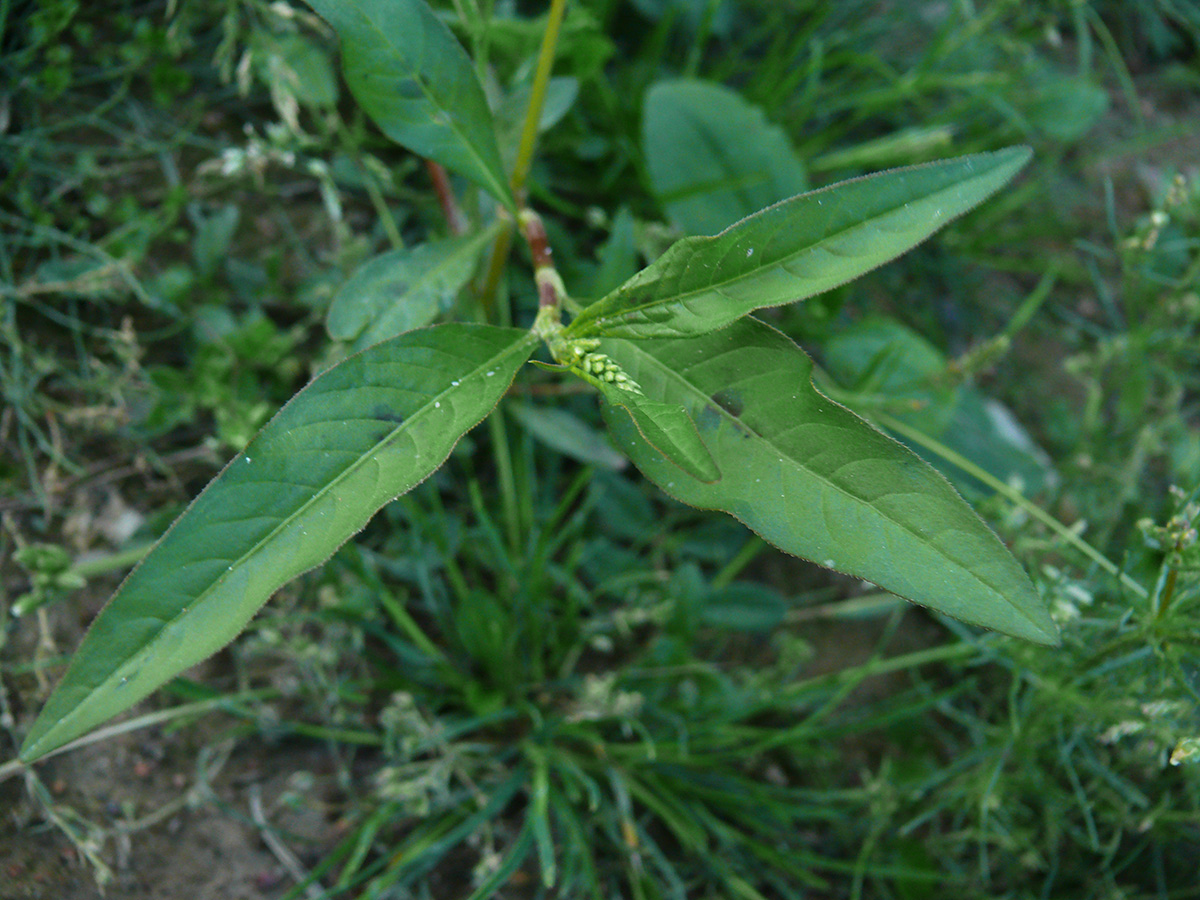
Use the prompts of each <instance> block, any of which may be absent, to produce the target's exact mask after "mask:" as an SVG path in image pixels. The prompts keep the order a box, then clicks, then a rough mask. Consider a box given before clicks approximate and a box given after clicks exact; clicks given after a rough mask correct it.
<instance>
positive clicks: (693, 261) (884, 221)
mask: <svg viewBox="0 0 1200 900" xmlns="http://www.w3.org/2000/svg"><path fill="white" fill-rule="evenodd" d="M1029 157H1030V151H1029V148H1027V147H1011V148H1009V149H1007V150H1000V151H998V152H996V153H980V154H977V155H974V156H963V157H960V158H958V159H951V160H945V161H943V162H937V163H930V164H927V165H921V166H912V167H910V168H906V169H893V170H891V171H888V172H882V173H880V174H877V175H870V176H867V177H865V178H857V179H854V180H851V181H844V182H841V183H840V184H835V185H831V186H829V187H826V188H822V189H820V190H817V191H811V192H809V193H807V194H801V195H799V196H798V197H793V198H791V199H790V200H784V201H783V202H782V203H777V204H775V205H774V206H771V207H768V208H767V209H764V210H762V211H761V212H758V213H755V214H754V215H752V216H750V217H749V218H746V219H743V220H742V221H740V222H738V223H737V224H735V225H732V226H730V227H729V228H727V229H725V230H724V231H722V232H721V233H720V234H718V235H714V236H713V237H690V238H685V239H684V240H682V241H679V242H677V243H676V244H674V245H673V246H672V247H671V248H670V249H668V250H667V252H666V253H664V254H663V255H662V256H661V257H659V258H658V260H657V261H655V262H654V263H653V264H652V265H650V266H648V267H647V268H645V269H643V270H642V271H641V272H639V273H638V274H637V275H635V276H633V278H631V279H629V281H627V282H625V284H623V285H622V286H621V287H619V288H617V289H616V290H615V291H613V292H612V293H611V294H609V295H608V296H606V297H604V298H603V299H601V300H599V301H597V302H596V303H593V304H592V305H591V306H588V307H587V308H585V309H584V310H583V312H582V313H580V314H579V316H578V317H577V318H576V319H575V321H573V322H572V323H571V324H570V326H569V327H568V328H567V331H566V335H567V337H569V338H595V337H603V336H608V337H621V338H656V337H687V336H689V335H695V334H704V333H706V332H709V331H715V330H717V329H719V328H723V327H725V326H726V325H728V324H730V323H731V322H735V321H737V320H738V319H740V318H741V317H742V316H745V315H746V314H747V313H750V312H752V311H753V310H755V309H759V308H761V307H764V306H778V305H780V304H783V303H791V302H792V301H795V300H802V299H804V298H806V297H811V296H813V295H814V294H819V293H821V292H823V291H827V290H830V289H831V288H835V287H837V286H838V285H841V284H845V283H846V282H847V281H851V280H852V279H854V278H857V277H858V276H859V275H862V274H863V273H864V272H868V271H870V270H871V269H874V268H876V267H877V266H880V265H882V264H883V263H885V262H888V261H889V260H891V259H894V258H895V257H897V256H899V255H900V254H901V253H903V252H905V251H906V250H909V249H910V248H912V247H914V246H915V245H916V244H918V243H920V242H921V241H923V240H924V239H925V238H927V237H929V235H931V234H933V232H935V231H936V230H937V229H939V228H940V227H942V226H943V225H945V224H946V223H947V222H949V221H950V220H951V219H953V218H955V217H956V216H959V215H961V214H962V213H964V212H966V211H967V210H968V209H970V208H971V207H973V206H975V205H976V204H978V203H979V202H981V201H982V200H983V199H984V198H986V197H987V196H989V195H990V194H992V193H993V192H995V191H996V190H998V189H999V188H1000V187H1001V186H1002V185H1004V184H1005V183H1006V182H1007V181H1008V180H1009V179H1010V178H1012V177H1013V175H1015V174H1016V173H1017V171H1018V170H1019V169H1020V168H1021V167H1022V166H1023V165H1025V163H1026V162H1028V160H1029Z"/></svg>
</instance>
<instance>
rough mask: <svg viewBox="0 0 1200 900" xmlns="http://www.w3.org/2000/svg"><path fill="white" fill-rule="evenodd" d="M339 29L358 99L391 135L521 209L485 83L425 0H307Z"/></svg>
mask: <svg viewBox="0 0 1200 900" xmlns="http://www.w3.org/2000/svg"><path fill="white" fill-rule="evenodd" d="M305 2H307V3H308V5H309V6H311V7H312V8H313V9H314V10H316V11H317V13H318V14H319V15H320V16H321V18H323V19H324V20H325V21H326V22H328V23H329V25H330V26H331V27H332V28H333V30H334V31H335V32H337V35H338V38H339V39H340V40H341V44H342V70H343V72H344V73H345V76H346V84H347V85H348V86H349V88H350V91H351V93H353V94H354V99H355V100H357V101H358V104H359V106H361V107H362V108H363V110H364V111H365V112H366V113H367V115H369V116H370V117H371V118H372V119H374V120H375V124H376V125H378V126H379V128H380V130H382V131H383V133H384V134H386V135H387V136H388V137H390V138H391V139H392V140H393V141H396V143H398V144H402V145H403V146H405V147H407V148H408V149H410V150H412V151H413V152H414V153H418V154H420V155H421V156H425V157H428V158H429V159H432V160H434V161H435V162H439V163H441V164H442V165H444V166H445V167H446V168H448V169H452V170H454V171H455V172H459V173H460V174H462V175H465V176H466V177H467V178H470V179H471V180H472V181H474V182H476V183H477V184H479V185H481V186H482V187H484V188H486V189H487V190H488V191H490V192H491V194H492V195H493V196H494V197H495V198H496V199H497V200H499V201H500V202H501V203H503V204H504V205H505V206H506V207H507V208H508V209H509V210H510V211H511V212H513V213H514V214H515V213H516V211H517V204H516V201H515V200H514V199H513V195H512V191H511V190H510V188H509V185H508V180H507V178H505V175H504V166H503V164H502V163H501V162H500V151H499V149H498V147H497V145H496V129H495V125H494V123H493V122H492V114H491V111H490V110H489V109H488V105H487V98H486V97H484V94H483V88H482V87H480V85H479V80H478V79H477V78H476V77H475V69H474V68H473V67H472V65H471V60H470V58H469V57H468V56H467V54H466V51H464V50H463V48H462V46H461V45H460V44H459V43H458V41H457V40H455V38H454V35H453V34H451V33H450V29H449V28H447V27H446V25H445V24H444V23H443V22H442V21H441V20H440V19H439V18H438V17H437V16H436V15H435V14H434V12H433V11H432V10H431V9H430V8H429V6H428V5H427V4H426V3H425V2H424V0H305Z"/></svg>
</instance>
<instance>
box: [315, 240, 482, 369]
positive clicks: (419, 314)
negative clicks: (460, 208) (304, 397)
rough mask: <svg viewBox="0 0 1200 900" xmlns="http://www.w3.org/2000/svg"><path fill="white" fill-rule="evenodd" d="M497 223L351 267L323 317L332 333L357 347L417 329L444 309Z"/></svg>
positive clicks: (465, 277) (355, 348)
mask: <svg viewBox="0 0 1200 900" xmlns="http://www.w3.org/2000/svg"><path fill="white" fill-rule="evenodd" d="M497 230H498V229H497V228H488V229H485V230H483V231H481V232H479V233H478V234H473V235H466V236H464V237H459V238H449V239H447V240H440V241H430V242H429V243H427V244H421V245H420V246H417V247H404V248H401V249H399V250H391V251H388V252H387V253H382V254H380V255H379V256H376V257H375V258H374V259H371V260H368V261H367V262H365V263H364V264H363V265H361V266H359V268H358V269H356V270H355V272H354V274H353V275H351V276H350V278H349V279H347V281H346V283H345V284H344V285H342V287H341V288H340V289H339V290H338V292H337V294H335V295H334V298H333V302H332V303H331V304H330V306H329V315H328V317H327V318H326V320H325V323H326V327H327V328H328V329H329V334H330V336H331V337H334V338H337V339H338V340H342V341H353V342H354V343H353V345H352V348H353V349H354V350H361V349H363V348H364V347H369V346H370V345H371V344H377V343H379V342H380V341H385V340H387V339H388V338H391V337H395V336H396V335H398V334H403V333H404V332H406V331H412V330H413V329H414V328H421V327H423V326H425V325H428V324H430V323H431V322H433V320H434V319H436V318H437V316H438V314H440V313H442V312H445V310H446V307H448V306H449V305H450V303H451V301H452V300H453V299H454V297H455V295H457V294H458V292H459V291H460V290H461V289H462V286H463V285H464V284H466V283H467V279H468V278H470V277H471V273H472V272H474V271H475V265H476V263H477V262H478V260H479V253H480V251H481V250H482V249H483V248H484V247H486V246H487V245H488V243H489V242H490V241H491V240H492V239H493V238H494V237H495V236H496V231H497Z"/></svg>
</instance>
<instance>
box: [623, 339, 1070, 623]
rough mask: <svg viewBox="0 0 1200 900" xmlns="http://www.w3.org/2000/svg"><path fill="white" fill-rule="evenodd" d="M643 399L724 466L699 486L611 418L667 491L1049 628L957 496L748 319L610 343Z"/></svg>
mask: <svg viewBox="0 0 1200 900" xmlns="http://www.w3.org/2000/svg"><path fill="white" fill-rule="evenodd" d="M601 349H602V350H603V351H604V352H605V353H607V354H609V355H610V356H611V357H612V358H613V359H614V360H616V361H617V362H618V363H619V364H620V365H621V367H622V368H623V369H624V370H625V371H626V372H627V373H628V374H629V376H630V377H632V378H634V379H636V380H637V382H638V383H639V384H640V385H641V387H642V390H643V391H644V392H645V393H646V395H647V396H648V397H649V398H650V399H652V400H657V401H661V402H665V403H682V404H683V406H684V408H685V409H687V411H688V412H689V413H691V415H692V418H693V419H694V420H695V422H696V425H697V427H698V428H699V431H700V436H701V438H702V439H703V441H704V442H705V444H706V446H707V447H708V449H709V451H710V452H711V453H712V455H713V458H714V459H715V460H716V462H717V465H718V466H720V468H721V472H722V478H721V480H720V481H719V482H717V483H716V484H711V485H710V484H704V483H702V482H700V481H698V480H697V479H695V478H692V477H690V476H688V475H687V474H686V473H684V472H682V471H680V470H679V468H678V467H676V466H673V465H671V464H670V463H669V462H668V461H667V460H665V459H664V458H663V457H662V456H661V454H659V453H657V452H655V450H654V449H653V448H652V447H650V446H649V445H648V444H647V443H646V442H645V441H643V440H642V439H641V437H640V436H639V435H638V433H637V431H636V430H635V429H634V428H632V427H630V425H629V424H628V423H627V422H626V421H625V419H624V417H623V416H617V415H614V414H607V419H608V421H609V424H610V426H611V427H612V429H613V433H614V435H615V436H616V438H617V440H618V446H619V447H620V449H621V450H622V451H624V452H626V453H628V454H629V455H630V457H631V458H632V459H633V461H634V463H635V464H636V465H637V466H638V468H639V469H641V470H642V471H643V472H644V473H645V474H646V475H647V476H648V477H649V478H650V479H651V480H652V481H654V482H655V483H656V484H658V485H659V486H660V487H661V488H663V489H664V490H665V491H666V492H667V493H669V494H671V495H672V496H674V497H676V498H678V499H679V500H682V501H683V502H685V503H689V504H692V505H693V506H698V507H702V508H706V509H719V510H724V511H725V512H728V513H730V514H731V515H733V516H735V517H737V518H738V519H740V520H741V521H743V522H745V523H746V524H747V525H749V526H750V527H751V528H753V529H754V530H755V531H757V532H758V533H759V534H761V535H762V536H763V537H764V538H766V539H767V540H769V541H770V542H771V543H773V544H775V545H776V546H778V547H779V548H781V549H783V550H786V551H787V552H789V553H792V554H795V555H796V556H802V557H804V558H806V559H810V560H813V561H815V562H817V563H819V564H821V565H823V566H827V567H829V568H831V569H836V570H838V571H840V572H845V573H847V574H850V575H854V576H856V577H859V578H864V579H866V580H868V581H873V582H875V583H876V584H878V585H880V586H881V587H884V588H886V589H887V590H889V591H892V592H893V593H896V594H899V595H900V596H902V597H906V598H908V599H910V600H913V601H915V602H917V603H920V604H922V605H924V606H928V607H930V608H932V609H936V610H939V611H941V612H944V613H947V614H949V615H952V616H955V617H957V618H960V619H963V620H964V621H967V622H971V623H974V624H978V625H984V626H987V627H989V628H995V629H998V630H1000V631H1004V632H1007V633H1009V634H1014V635H1018V636H1020V637H1025V638H1028V639H1030V640H1034V641H1038V642H1041V643H1053V642H1055V641H1056V640H1057V630H1056V628H1055V626H1054V623H1053V621H1052V620H1051V618H1050V616H1049V613H1048V612H1047V611H1046V608H1045V606H1044V605H1043V603H1042V601H1041V599H1040V598H1039V597H1038V595H1037V592H1036V591H1035V590H1034V587H1033V585H1032V584H1031V583H1030V581H1029V578H1028V577H1027V576H1026V574H1025V572H1024V571H1023V570H1022V569H1021V567H1020V565H1019V564H1018V563H1017V561H1016V560H1015V559H1013V557H1012V555H1011V554H1010V553H1009V552H1008V551H1007V550H1006V549H1005V547H1004V545H1003V544H1002V543H1000V541H999V540H998V539H997V538H996V536H995V535H994V534H993V533H992V532H991V531H990V530H989V529H988V527H987V526H986V525H984V524H983V522H982V521H981V520H980V519H979V517H978V516H977V515H976V514H975V512H974V511H973V510H972V509H971V508H970V507H969V506H967V504H966V503H965V502H963V500H962V498H960V497H959V496H958V494H956V493H955V492H954V489H953V488H951V487H950V485H949V484H948V483H947V482H946V480H945V479H944V478H942V477H941V476H940V475H939V474H937V473H936V472H935V471H934V470H933V469H931V468H930V467H929V466H928V465H926V464H925V463H924V462H922V461H921V460H920V459H919V458H918V457H916V456H915V455H914V454H913V453H911V452H910V451H908V450H907V449H906V448H904V447H903V446H901V445H900V444H898V443H896V442H895V441H893V440H891V439H890V438H888V437H886V436H885V435H883V434H882V433H880V432H878V431H876V430H875V429H874V428H872V427H871V426H869V425H868V424H867V423H865V422H864V421H863V420H862V419H860V418H858V417H857V416H855V415H854V414H853V413H851V412H850V411H849V410H847V409H846V408H845V407H842V406H840V405H838V404H836V403H834V402H832V401H831V400H829V399H828V398H826V397H825V396H823V395H822V394H820V393H819V392H818V391H817V390H816V389H815V388H814V387H813V385H812V381H811V375H812V362H811V361H810V360H809V359H808V357H807V356H805V355H804V353H803V352H802V351H801V350H800V349H799V348H798V347H796V345H795V344H793V343H792V342H791V341H790V340H788V338H786V337H785V336H783V335H782V334H780V333H779V332H777V331H775V330H773V329H771V328H769V327H767V326H766V325H763V324H762V323H760V322H756V321H754V320H753V319H746V320H745V321H742V322H739V323H737V324H735V325H732V326H730V327H729V328H726V329H724V330H722V331H720V332H716V333H713V334H709V335H704V336H702V337H697V338H692V339H689V340H653V341H619V340H606V341H604V342H603V344H602V348H601Z"/></svg>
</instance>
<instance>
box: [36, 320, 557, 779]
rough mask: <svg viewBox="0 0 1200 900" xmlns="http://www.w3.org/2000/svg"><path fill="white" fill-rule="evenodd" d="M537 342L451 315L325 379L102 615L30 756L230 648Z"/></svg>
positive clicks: (445, 446) (391, 493)
mask: <svg viewBox="0 0 1200 900" xmlns="http://www.w3.org/2000/svg"><path fill="white" fill-rule="evenodd" d="M535 344H536V341H535V339H534V338H533V337H532V336H531V335H529V333H528V332H525V331H522V330H519V329H513V328H497V327H493V326H486V325H440V326H436V327H433V328H427V329H422V330H420V331H414V332H410V333H408V334H404V335H401V336H400V337H397V338H394V339H393V340H390V341H386V342H384V343H382V344H376V345H375V346H373V347H371V348H369V349H367V350H365V351H364V352H362V353H360V354H358V355H357V356H352V357H350V358H349V359H347V360H345V361H344V362H342V363H340V364H339V365H337V366H335V367H334V368H332V369H330V370H329V371H327V372H325V373H324V374H322V375H321V376H319V377H318V378H317V379H315V380H314V381H313V382H312V383H311V384H310V385H308V387H306V388H305V389H304V390H303V391H301V392H300V393H299V394H297V395H296V397H294V398H293V399H292V400H291V402H289V403H288V404H287V405H286V406H285V407H284V408H283V409H282V410H281V411H280V412H279V414H278V415H277V416H276V417H275V418H274V419H272V420H271V421H270V422H269V423H268V424H267V426H266V427H265V428H264V429H263V430H262V432H261V433H260V434H259V435H258V436H257V437H256V438H255V439H254V440H253V441H251V442H250V444H249V445H248V446H247V447H246V450H245V452H244V453H241V454H239V455H238V456H237V457H236V458H235V459H234V460H233V461H232V462H231V463H230V464H229V465H228V466H226V467H225V469H224V471H222V472H221V474H220V475H218V476H217V478H216V479H215V480H214V481H213V482H212V483H211V484H210V485H209V486H208V488H206V489H205V491H204V492H203V493H202V494H201V495H200V496H199V497H198V498H197V499H196V501H195V502H194V503H192V505H191V506H190V507H188V509H187V510H186V511H185V512H184V514H183V515H182V516H181V517H180V518H179V519H178V520H177V521H176V522H175V524H174V525H173V526H172V527H171V529H170V530H169V531H168V532H167V534H166V535H165V536H164V537H163V539H162V540H161V541H160V542H159V544H158V545H157V546H156V547H155V548H154V550H153V551H152V552H151V553H150V555H149V556H147V557H146V559H145V560H144V561H143V562H142V564H141V565H140V566H139V567H138V568H137V569H135V570H134V571H133V573H132V574H131V575H130V576H129V578H128V579H126V581H125V583H124V584H123V585H121V588H120V590H118V591H117V593H116V595H115V596H114V597H113V599H112V600H111V601H110V602H109V604H108V605H107V606H106V607H105V608H104V609H103V610H102V611H101V612H100V615H99V616H98V617H97V618H96V621H95V623H94V624H93V625H92V628H91V630H90V631H89V632H88V635H87V638H86V639H85V640H84V642H83V645H82V646H81V647H80V649H79V651H78V653H76V655H75V658H74V659H73V660H72V662H71V666H70V668H69V669H68V670H67V673H66V675H65V676H64V677H63V680H62V682H61V683H60V684H59V686H58V688H57V689H56V690H55V692H54V693H53V694H52V695H51V697H50V699H49V701H48V702H47V703H46V707H45V709H44V710H43V711H42V714H41V715H40V716H39V717H38V719H37V721H36V722H34V724H33V727H32V729H31V730H30V732H29V736H28V737H27V738H26V741H25V744H24V746H23V747H22V748H21V759H23V760H25V761H30V760H34V759H37V758H38V757H40V756H44V755H45V754H46V753H49V752H50V751H51V750H54V749H55V748H57V747H60V746H62V745H63V744H65V743H67V742H68V741H70V740H72V739H74V738H76V737H78V736H79V735H81V734H83V733H85V732H86V731H88V730H89V729H90V728H92V727H94V726H95V725H98V724H99V723H101V722H103V721H105V720H106V719H108V718H109V717H110V716H113V715H115V714H116V713H118V712H120V711H122V710H124V709H126V708H127V707H129V706H131V705H132V704H134V703H135V702H137V701H138V700H140V699H141V698H142V697H145V696H146V695H147V694H149V693H150V692H151V691H152V690H154V689H155V688H156V687H158V686H159V685H161V684H162V683H163V682H165V681H166V680H168V679H169V678H171V677H173V676H174V675H176V674H178V673H179V672H182V671H183V670H184V669H186V668H187V667H189V666H191V665H193V664H194V663H196V662H198V661H200V660H202V659H204V658H205V657H207V656H209V655H210V654H212V653H214V652H216V651H217V650H219V649H220V648H221V647H223V646H224V645H225V644H227V643H228V642H229V641H230V640H231V639H232V638H233V637H234V636H235V635H236V634H237V633H238V632H239V631H240V630H241V629H242V627H243V626H245V624H246V623H247V622H248V621H249V620H250V618H251V617H252V616H253V615H254V613H255V612H256V611H257V610H258V609H259V607H261V606H262V605H263V603H265V602H266V601H267V599H268V598H269V597H270V596H271V594H272V593H273V592H274V591H275V590H276V589H277V588H278V587H280V586H281V585H282V584H284V583H285V582H287V581H288V580H290V579H292V578H294V577H295V576H297V575H299V574H300V573H302V572H304V571H306V570H308V569H311V568H312V567H313V566H316V565H318V564H320V563H321V562H323V561H324V560H326V559H327V558H328V557H329V556H330V554H332V553H333V551H334V550H335V549H337V547H338V546H340V545H341V544H342V543H343V542H344V541H345V540H346V539H347V538H349V537H350V536H351V535H353V534H354V533H355V532H357V531H358V530H359V529H361V528H362V527H363V526H364V525H365V524H366V522H367V520H368V519H370V517H371V515H372V514H373V513H374V512H375V511H376V510H377V509H379V508H380V507H381V506H383V505H384V504H385V503H387V502H388V501H389V500H391V499H393V498H394V497H396V496H398V495H399V494H402V493H404V492H405V491H408V490H410V489H411V488H412V487H413V486H415V485H416V484H418V483H419V482H420V481H422V480H423V479H424V478H426V477H427V476H428V475H429V474H430V473H431V472H433V471H434V470H435V469H436V468H437V467H438V466H440V465H441V464H442V462H443V461H444V460H445V459H446V457H447V455H448V454H449V453H450V450H451V449H452V448H453V447H454V444H455V443H456V442H457V441H458V439H459V437H460V436H461V435H462V434H463V433H464V432H465V431H467V430H468V429H469V428H471V427H472V426H474V425H475V424H476V423H478V422H479V421H480V420H481V419H483V418H484V417H485V416H486V415H487V414H488V412H489V411H491V409H492V408H493V407H494V406H495V405H496V403H497V402H499V400H500V397H501V396H502V395H503V394H504V392H505V390H507V388H508V386H509V384H510V383H511V382H512V379H513V377H514V376H515V374H516V372H517V369H518V368H519V367H520V366H521V364H522V363H524V361H525V360H526V359H527V358H528V357H529V355H530V353H531V352H532V351H533V348H534V346H535Z"/></svg>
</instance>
